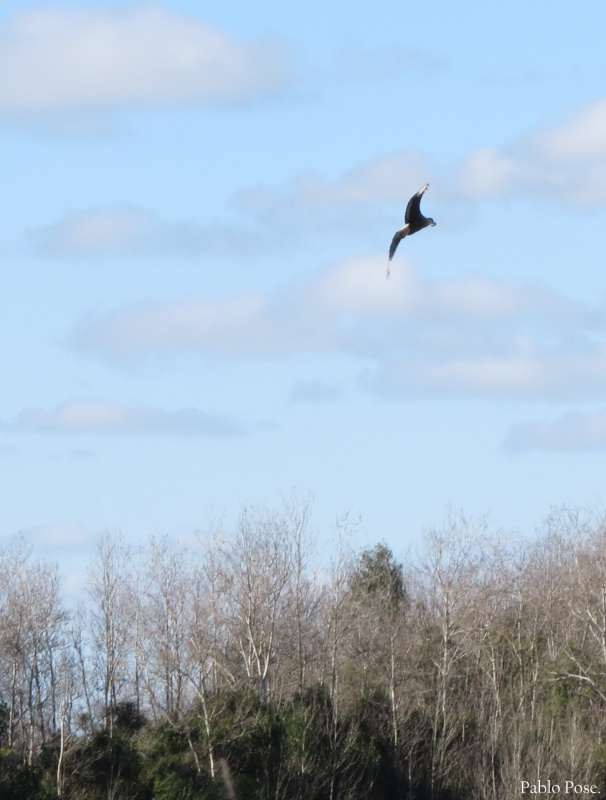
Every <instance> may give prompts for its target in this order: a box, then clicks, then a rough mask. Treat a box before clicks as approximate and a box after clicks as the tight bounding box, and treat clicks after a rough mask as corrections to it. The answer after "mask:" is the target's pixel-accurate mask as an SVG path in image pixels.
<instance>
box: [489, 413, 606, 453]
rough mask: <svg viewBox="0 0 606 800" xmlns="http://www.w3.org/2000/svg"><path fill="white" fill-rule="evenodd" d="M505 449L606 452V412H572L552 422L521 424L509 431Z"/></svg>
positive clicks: (539, 421) (536, 421) (540, 421)
mask: <svg viewBox="0 0 606 800" xmlns="http://www.w3.org/2000/svg"><path fill="white" fill-rule="evenodd" d="M504 447H505V448H506V449H509V450H515V451H526V450H548V451H554V452H558V451H559V452H586V451H592V450H593V451H600V450H606V409H600V410H599V411H595V412H592V413H582V412H570V413H568V414H564V415H562V416H561V417H559V418H558V419H556V420H554V421H552V422H545V421H542V420H535V421H533V422H521V423H518V424H517V425H514V426H513V427H512V428H511V429H510V430H509V432H508V434H507V436H506V438H505V442H504Z"/></svg>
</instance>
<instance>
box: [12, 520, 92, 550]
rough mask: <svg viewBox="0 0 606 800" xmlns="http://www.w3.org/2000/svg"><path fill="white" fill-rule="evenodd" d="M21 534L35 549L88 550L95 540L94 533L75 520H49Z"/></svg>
mask: <svg viewBox="0 0 606 800" xmlns="http://www.w3.org/2000/svg"><path fill="white" fill-rule="evenodd" d="M23 536H24V538H25V540H26V542H28V544H30V545H31V546H32V547H34V548H36V549H41V548H44V549H52V550H69V551H75V550H88V549H91V548H92V547H93V546H94V544H95V541H96V538H97V536H96V534H95V533H93V531H90V530H89V529H88V528H85V527H84V526H83V525H78V524H77V523H75V522H50V523H48V524H46V525H37V526H36V527H33V528H28V529H26V530H24V531H23Z"/></svg>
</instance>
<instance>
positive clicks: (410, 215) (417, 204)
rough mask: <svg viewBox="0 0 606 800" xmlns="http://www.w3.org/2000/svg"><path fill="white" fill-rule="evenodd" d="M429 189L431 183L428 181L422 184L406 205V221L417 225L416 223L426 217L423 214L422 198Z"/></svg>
mask: <svg viewBox="0 0 606 800" xmlns="http://www.w3.org/2000/svg"><path fill="white" fill-rule="evenodd" d="M428 189H429V184H428V183H426V184H425V186H422V187H421V188H420V189H419V191H418V192H417V193H416V194H413V196H412V197H411V198H410V200H409V201H408V205H407V206H406V214H405V216H404V221H405V222H408V223H409V224H410V225H412V226H413V227H416V226H415V223H417V222H419V221H422V220H424V219H425V217H424V216H423V214H421V198H422V197H423V195H424V194H425V192H426V191H427V190H428Z"/></svg>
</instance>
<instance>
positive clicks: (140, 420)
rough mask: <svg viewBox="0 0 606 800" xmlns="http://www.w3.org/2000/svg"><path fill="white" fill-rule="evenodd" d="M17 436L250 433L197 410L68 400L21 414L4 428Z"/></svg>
mask: <svg viewBox="0 0 606 800" xmlns="http://www.w3.org/2000/svg"><path fill="white" fill-rule="evenodd" d="M2 428H3V429H4V430H5V431H12V432H15V433H44V434H114V435H119V434H157V435H165V436H211V437H233V436H245V435H247V434H248V433H250V432H251V428H249V427H248V428H247V427H246V426H244V425H241V424H240V423H238V422H235V421H234V420H232V419H230V418H228V417H225V416H222V415H213V414H207V413H205V412H203V411H200V410H198V409H195V408H182V409H179V410H177V411H166V410H164V409H160V408H150V407H146V406H125V405H122V404H119V403H113V402H108V401H105V400H80V399H74V400H68V401H66V402H64V403H61V404H60V405H58V406H56V407H55V408H53V409H50V410H48V409H41V408H32V409H26V410H23V411H21V412H20V413H19V414H18V415H17V417H16V419H15V420H14V422H12V423H8V424H5V425H3V426H2Z"/></svg>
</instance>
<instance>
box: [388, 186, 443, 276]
mask: <svg viewBox="0 0 606 800" xmlns="http://www.w3.org/2000/svg"><path fill="white" fill-rule="evenodd" d="M428 189H429V184H428V183H426V184H425V186H422V187H421V188H420V189H419V191H418V192H417V193H416V194H413V196H412V197H411V198H410V200H409V201H408V205H407V206H406V214H405V215H404V227H403V228H400V230H399V231H396V232H395V233H394V237H393V239H392V240H391V247H390V248H389V261H388V263H387V277H388V278H389V267H390V265H391V259H392V258H393V257H394V253H395V252H396V250H397V247H398V245H399V244H400V241H401V240H402V239H403V238H404V237H405V236H412V234H413V233H417V231H420V230H422V229H423V228H427V227H428V226H429V225H431V226H432V227H433V226H434V225H435V224H436V223H435V222H434V221H433V220H432V218H431V217H424V216H423V214H421V198H422V197H423V195H424V194H425V192H426V191H427V190H428Z"/></svg>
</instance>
